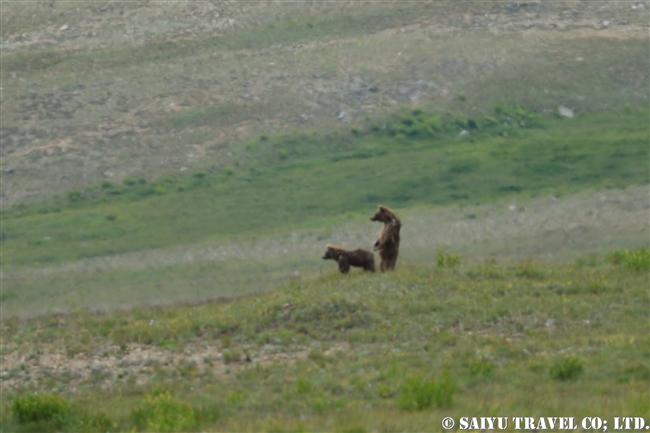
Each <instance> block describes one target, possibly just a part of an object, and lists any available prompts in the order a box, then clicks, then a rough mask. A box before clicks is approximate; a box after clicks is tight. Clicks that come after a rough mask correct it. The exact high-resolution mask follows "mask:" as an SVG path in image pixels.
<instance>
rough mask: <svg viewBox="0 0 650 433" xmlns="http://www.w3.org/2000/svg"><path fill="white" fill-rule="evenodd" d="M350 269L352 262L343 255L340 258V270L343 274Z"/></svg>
mask: <svg viewBox="0 0 650 433" xmlns="http://www.w3.org/2000/svg"><path fill="white" fill-rule="evenodd" d="M349 270H350V264H349V263H348V259H346V258H345V257H341V258H340V259H339V271H341V273H343V274H347V273H348V271H349Z"/></svg>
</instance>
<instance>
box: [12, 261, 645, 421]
mask: <svg viewBox="0 0 650 433" xmlns="http://www.w3.org/2000/svg"><path fill="white" fill-rule="evenodd" d="M648 264H649V261H648V253H647V250H644V251H640V252H636V253H617V254H614V255H612V256H611V257H610V258H609V259H608V260H607V261H603V259H602V258H597V257H594V256H591V257H585V258H583V259H582V260H580V261H578V262H576V263H575V264H557V265H548V264H544V265H542V264H539V263H535V262H530V261H528V262H519V263H516V262H514V263H502V264H498V263H495V262H494V261H491V262H487V263H485V264H481V265H476V266H464V265H462V264H461V265H459V264H458V263H457V261H456V260H455V259H454V256H453V254H442V255H440V256H439V259H438V265H437V266H435V267H434V266H409V265H403V266H401V267H400V270H399V272H396V273H393V274H374V275H369V274H362V273H360V272H353V273H351V274H350V275H340V274H339V273H338V272H335V271H331V272H328V274H327V275H324V276H322V277H319V278H316V279H308V280H303V281H300V282H296V283H294V284H290V285H289V286H287V287H286V288H285V289H283V290H280V291H277V292H274V293H270V294H266V295H262V296H255V297H249V298H244V299H239V300H235V301H233V302H229V303H209V304H198V305H189V306H182V307H174V308H164V309H136V310H133V311H129V312H123V313H116V314H112V315H110V316H108V315H95V316H93V315H90V314H85V313H77V314H73V315H70V316H53V317H48V318H43V319H39V320H35V321H30V322H28V323H26V324H24V325H21V324H20V323H19V322H18V321H16V320H8V321H5V322H4V327H3V357H4V359H5V363H4V364H3V371H2V380H3V381H4V386H6V388H5V389H6V391H5V400H4V401H5V403H4V405H3V406H2V418H1V420H2V421H1V422H2V427H3V430H4V431H9V430H12V431H35V429H36V430H39V431H52V430H54V429H56V428H61V429H62V430H63V431H100V430H102V429H104V430H107V429H110V430H111V431H127V430H131V429H132V428H135V429H136V430H138V431H140V430H142V431H145V430H151V429H155V430H157V431H176V430H179V429H180V430H186V431H204V430H210V431H267V430H274V431H295V430H301V431H302V430H304V431H313V430H319V431H320V430H336V431H403V430H410V431H411V430H418V431H421V430H426V431H440V430H441V427H440V421H441V419H442V417H443V416H453V417H455V418H456V420H457V418H458V417H459V416H465V415H466V414H468V413H470V412H471V413H472V414H475V415H476V416H573V417H576V419H578V420H580V419H582V417H584V416H593V414H594V413H598V416H600V417H602V418H604V419H608V420H609V423H610V424H611V423H613V420H612V417H614V416H620V415H621V414H625V415H626V416H641V417H644V416H645V417H646V419H647V417H648V416H650V407H649V406H648V386H649V385H650V370H649V368H648V362H647V360H648V356H649V355H650V353H649V352H648V348H649V347H650V346H649V343H650V341H649V340H648V335H647V323H648V319H649V317H648V311H650V308H649V307H650V305H648V298H647V293H646V292H647V272H648ZM61 367H63V369H61ZM55 371H56V373H54V372H55ZM36 391H38V394H34V395H42V394H45V393H47V394H51V393H54V394H57V395H59V396H61V397H60V398H62V399H64V400H65V401H64V403H66V402H67V404H68V405H67V406H65V407H66V409H65V410H63V409H61V410H60V416H59V417H58V418H52V419H47V417H46V418H45V419H43V420H41V421H39V422H32V421H30V420H29V419H26V420H23V421H20V419H19V418H18V416H19V414H20V413H23V412H20V410H19V409H17V408H16V406H15V403H11V402H15V401H22V400H20V398H21V397H20V396H21V395H29V394H32V393H35V392H36ZM25 404H26V403H25ZM33 404H34V405H37V406H38V404H40V405H41V406H42V405H44V404H45V403H43V402H36V403H33ZM41 410H44V409H41ZM174 414H176V415H174ZM179 414H180V415H182V416H180V415H179ZM102 431H103V430H102Z"/></svg>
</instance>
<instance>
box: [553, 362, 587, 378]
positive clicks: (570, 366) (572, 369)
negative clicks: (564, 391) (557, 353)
mask: <svg viewBox="0 0 650 433" xmlns="http://www.w3.org/2000/svg"><path fill="white" fill-rule="evenodd" d="M583 370H584V368H583V366H582V361H580V360H579V359H578V358H576V357H573V356H567V357H564V358H562V359H560V360H558V361H556V362H555V363H554V364H553V366H552V367H551V369H550V375H551V379H553V380H563V381H564V380H573V379H576V378H577V377H578V376H579V375H580V374H581V373H582V371H583Z"/></svg>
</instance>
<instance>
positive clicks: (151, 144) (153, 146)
mask: <svg viewBox="0 0 650 433" xmlns="http://www.w3.org/2000/svg"><path fill="white" fill-rule="evenodd" d="M159 146H160V145H159V144H158V143H156V142H155V141H152V142H151V143H149V147H150V148H151V149H158V147H159Z"/></svg>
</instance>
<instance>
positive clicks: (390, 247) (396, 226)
mask: <svg viewBox="0 0 650 433" xmlns="http://www.w3.org/2000/svg"><path fill="white" fill-rule="evenodd" d="M370 221H381V222H383V223H384V228H383V229H382V231H381V234H380V235H379V239H377V242H375V245H374V246H373V250H374V251H377V250H379V256H380V257H381V264H380V265H379V267H380V269H381V271H382V272H384V271H388V270H393V269H395V264H396V263H397V254H398V253H399V230H400V228H401V227H402V222H401V221H400V220H399V218H397V216H396V215H395V213H394V212H393V211H392V210H390V209H388V208H387V207H386V206H382V205H379V206H378V207H377V212H376V213H375V214H374V215H373V216H372V218H370Z"/></svg>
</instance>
